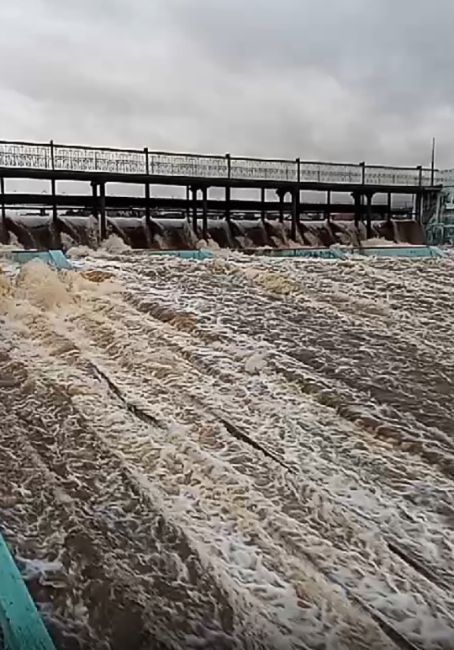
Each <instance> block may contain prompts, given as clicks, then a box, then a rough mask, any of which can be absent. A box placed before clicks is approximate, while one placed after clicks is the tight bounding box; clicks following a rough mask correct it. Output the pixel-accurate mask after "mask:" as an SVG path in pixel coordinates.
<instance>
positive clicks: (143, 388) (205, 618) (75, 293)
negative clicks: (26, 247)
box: [0, 246, 454, 650]
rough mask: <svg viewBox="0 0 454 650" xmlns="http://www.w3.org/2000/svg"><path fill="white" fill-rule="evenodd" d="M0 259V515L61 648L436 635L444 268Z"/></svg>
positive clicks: (449, 591) (449, 438)
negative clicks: (71, 265)
mask: <svg viewBox="0 0 454 650" xmlns="http://www.w3.org/2000/svg"><path fill="white" fill-rule="evenodd" d="M85 252H86V251H85ZM2 268H3V272H1V273H0V319H1V330H0V332H1V333H0V395H1V400H0V413H1V417H0V433H1V440H2V447H1V449H0V474H1V476H2V481H0V517H1V518H0V523H1V526H2V530H3V532H4V534H5V537H6V538H7V540H8V541H9V542H10V543H11V544H12V547H13V549H14V551H15V554H16V557H17V558H18V561H19V562H20V563H21V566H22V568H23V570H24V574H25V575H26V577H27V579H28V583H29V586H30V589H31V591H32V593H33V595H34V597H35V599H36V600H37V601H38V602H39V603H41V606H42V608H43V611H44V613H45V615H46V617H47V620H48V621H49V624H50V625H51V629H52V632H53V634H54V637H55V638H56V640H57V643H58V646H59V647H60V648H64V649H65V650H67V649H69V650H73V649H75V648H80V647H83V648H96V649H98V648H99V649H105V648H114V649H118V650H120V649H123V648H128V649H129V648H130V649H131V650H136V649H137V650H138V649H139V648H140V649H145V648H162V649H164V648H169V649H170V648H176V649H185V648H226V649H227V648H229V649H230V648H238V649H240V648H250V649H256V648H257V649H265V648H266V649H268V648H270V649H271V648H278V649H280V648H283V649H307V648H329V649H334V648H336V649H337V648H342V649H345V650H347V649H363V648H364V649H368V650H370V649H373V650H382V649H383V648H390V649H391V648H393V649H394V648H424V649H426V648H427V649H430V650H439V649H441V650H449V649H451V648H453V647H454V594H453V587H454V560H453V558H454V506H453V504H454V481H453V474H454V438H453V435H452V430H453V429H452V422H453V415H454V406H453V403H452V390H453V377H454V343H453V337H452V322H453V319H454V288H453V284H452V275H453V271H454V262H453V260H452V259H449V258H447V259H441V260H421V261H415V260H403V259H402V260H398V259H393V260H385V259H373V258H367V259H358V260H357V259H351V260H348V261H335V262H331V261H322V260H300V261H298V260H287V261H282V260H281V261H276V260H273V259H260V258H256V257H254V258H248V257H245V256H243V255H241V254H240V253H234V254H232V255H231V256H227V255H220V256H219V257H215V258H214V259H212V260H207V261H205V262H194V261H186V260H181V259H176V258H165V257H160V258H151V257H150V256H149V255H147V253H146V252H140V251H130V250H125V249H124V248H122V247H121V246H120V247H115V246H113V247H112V246H108V247H107V250H106V249H104V250H98V251H97V252H96V254H94V255H92V256H91V257H85V258H84V270H83V271H68V272H66V271H65V272H60V273H56V272H54V271H52V270H50V269H49V268H47V267H46V266H44V265H43V264H41V263H40V262H31V263H29V264H27V265H26V266H25V267H23V268H22V270H21V271H20V272H19V273H18V274H14V273H13V271H12V269H11V267H9V266H8V263H7V261H5V262H4V263H3V265H2Z"/></svg>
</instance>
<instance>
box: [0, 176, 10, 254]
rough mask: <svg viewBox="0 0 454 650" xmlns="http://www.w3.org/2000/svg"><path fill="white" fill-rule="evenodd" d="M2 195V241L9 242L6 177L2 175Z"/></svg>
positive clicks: (0, 226) (0, 181)
mask: <svg viewBox="0 0 454 650" xmlns="http://www.w3.org/2000/svg"><path fill="white" fill-rule="evenodd" d="M0 196H1V222H0V242H1V243H3V244H7V243H8V230H7V228H6V207H5V179H4V178H3V176H2V177H0Z"/></svg>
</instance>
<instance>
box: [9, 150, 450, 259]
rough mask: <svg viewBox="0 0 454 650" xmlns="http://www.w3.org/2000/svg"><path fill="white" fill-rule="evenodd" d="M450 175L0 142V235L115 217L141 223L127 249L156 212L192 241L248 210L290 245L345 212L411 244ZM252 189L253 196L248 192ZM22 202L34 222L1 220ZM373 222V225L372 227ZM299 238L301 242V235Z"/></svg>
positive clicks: (107, 225) (151, 228)
mask: <svg viewBox="0 0 454 650" xmlns="http://www.w3.org/2000/svg"><path fill="white" fill-rule="evenodd" d="M453 176H454V174H453V173H452V172H451V171H446V172H443V171H439V170H436V169H433V168H428V167H424V166H422V165H419V166H414V167H402V166H387V165H370V164H366V163H365V162H360V163H337V162H317V161H305V160H302V159H300V158H296V159H294V160H287V159H266V158H250V157H237V156H233V155H231V154H225V155H206V154H188V153H170V152H162V151H151V150H149V149H148V148H147V147H145V148H143V149H118V148H110V147H90V146H79V145H64V144H56V143H54V142H53V141H50V142H48V143H31V142H12V141H0V209H1V228H0V237H1V240H2V241H3V242H7V241H9V237H10V234H16V236H17V235H19V239H21V236H20V235H21V230H20V227H19V225H18V223H19V222H20V224H21V225H22V227H23V226H24V224H25V228H27V227H28V225H29V226H30V228H31V227H33V224H35V226H36V228H37V229H38V230H39V229H41V230H42V229H43V227H44V224H46V227H47V228H48V231H49V233H50V234H49V235H48V237H47V240H49V238H50V239H52V237H55V235H57V240H58V234H59V233H60V232H66V233H67V234H68V235H70V236H72V237H73V239H74V238H75V239H76V240H77V241H79V240H81V239H82V240H83V237H82V238H81V237H80V236H78V235H80V232H81V220H82V221H83V219H84V218H85V220H86V219H87V217H88V216H93V217H95V219H96V220H97V230H98V235H99V239H101V240H102V239H105V238H106V237H107V236H108V234H109V233H110V232H117V230H118V229H119V228H120V226H119V225H118V224H119V223H120V221H119V220H118V219H115V218H112V216H116V217H119V216H121V217H125V218H123V219H121V223H122V224H123V226H122V231H121V232H125V231H129V232H132V231H133V230H134V228H137V227H138V223H137V221H138V219H140V220H141V226H140V228H141V230H142V232H141V234H139V235H138V236H135V237H134V236H132V237H130V238H129V240H130V241H132V243H133V244H134V245H135V246H136V247H143V246H149V245H151V246H153V239H154V236H155V235H156V234H157V233H158V234H159V232H160V228H161V226H160V225H159V221H160V219H159V217H160V216H161V217H162V216H163V215H164V214H167V215H169V213H171V214H173V215H174V216H177V217H179V218H180V220H181V222H182V223H184V224H186V227H189V228H190V229H191V231H192V233H193V235H194V237H195V238H196V239H197V238H203V239H205V240H207V239H209V237H210V236H211V237H212V236H213V233H218V234H219V232H220V230H222V228H223V227H224V226H226V227H227V230H228V231H229V233H230V235H232V233H233V238H235V233H236V234H238V233H240V234H241V232H242V231H241V224H240V221H241V220H245V219H246V218H247V217H249V218H250V217H251V216H255V217H257V216H259V220H258V221H259V222H261V223H262V225H263V226H265V225H266V224H268V228H271V230H273V228H274V232H276V228H277V229H279V227H280V228H281V231H283V230H285V232H286V236H288V238H289V239H290V240H293V241H296V242H297V241H298V240H299V236H300V235H301V232H302V231H304V230H306V231H307V230H308V229H309V230H310V228H311V226H310V220H311V219H312V220H315V221H318V222H321V220H323V222H324V223H327V224H330V227H331V229H332V230H334V231H335V230H336V228H341V227H342V225H341V224H342V222H343V220H344V219H346V218H350V222H351V224H350V225H351V226H352V228H355V229H358V228H360V227H361V228H362V229H363V230H364V233H365V236H366V237H368V238H369V237H371V236H373V235H374V234H378V235H380V236H381V235H383V236H386V237H387V238H390V239H392V238H393V232H395V231H396V228H397V229H400V230H401V231H402V230H404V231H405V233H406V234H404V235H403V238H404V239H407V240H408V239H412V237H413V239H414V238H416V239H418V240H419V239H421V237H422V234H416V235H414V233H415V232H416V233H422V229H421V228H420V226H421V225H423V224H424V223H425V222H426V221H427V219H428V216H427V215H428V214H429V212H430V211H431V210H433V206H434V204H435V203H436V199H437V196H438V194H439V193H440V190H441V189H442V187H443V185H444V184H446V183H449V182H450V179H451V177H453ZM37 180H39V181H41V182H43V183H45V184H46V185H47V188H48V191H45V192H36V191H31V189H30V188H31V185H33V183H32V181H37ZM11 181H14V184H15V185H17V182H18V181H19V182H20V185H21V187H20V190H19V191H17V190H16V189H15V191H10V189H9V184H10V182H11ZM63 181H64V182H65V183H64V184H65V187H67V186H68V181H69V182H70V185H71V182H72V183H74V186H76V185H77V186H78V187H80V184H81V183H83V184H85V185H86V188H85V193H82V194H81V193H77V192H69V193H68V192H61V191H60V189H59V185H61V183H62V182H63ZM114 184H122V185H128V186H131V188H130V190H129V193H131V190H133V191H134V192H135V195H128V196H121V195H120V196H119V195H117V194H114V193H111V192H109V190H110V188H111V187H112V186H113V185H114ZM164 187H167V188H169V187H172V188H180V189H179V191H180V192H181V193H182V194H184V196H182V197H180V198H175V197H166V196H163V195H162V193H163V188H164ZM181 188H183V189H181ZM33 189H35V188H33ZM238 190H248V192H246V193H247V194H248V195H249V198H242V199H239V198H236V197H234V196H233V194H234V193H235V192H237V191H238ZM254 192H255V193H256V194H257V196H256V197H255V198H251V195H252V194H254ZM315 192H318V193H320V192H322V193H323V196H324V201H322V202H317V201H314V193H315ZM213 193H215V194H216V196H213ZM243 194H244V192H243ZM270 195H271V198H270ZM378 195H384V196H385V198H386V200H385V201H381V202H377V196H378ZM340 196H343V200H341V199H340V198H339V197H340ZM395 196H400V197H402V196H404V197H405V196H407V197H408V201H407V202H406V205H404V206H402V204H400V205H397V204H396V202H395V201H394V197H395ZM374 199H375V200H374ZM30 208H33V209H35V210H36V209H38V212H37V214H38V215H39V214H41V215H42V219H41V221H39V220H38V222H37V220H36V218H35V217H33V218H32V216H30V215H28V216H27V215H24V214H22V215H21V217H20V219H19V218H17V219H16V218H15V217H12V216H11V214H12V212H14V211H16V212H18V211H19V210H21V211H22V213H23V212H24V211H27V210H28V212H29V211H30ZM48 211H49V214H50V217H49V216H48ZM71 215H72V216H75V217H76V222H77V227H75V226H74V223H75V221H74V219H73V222H72V224H71ZM342 215H344V217H342ZM403 219H405V221H406V222H407V223H406V224H403V223H402V220H403ZM126 222H127V223H126ZM215 222H217V223H215ZM221 222H222V223H221ZM374 222H380V223H381V224H382V225H381V226H380V228H381V229H380V228H378V229H377V227H376V225H375V224H374ZM409 222H410V223H409ZM125 223H126V225H125ZM234 223H236V224H237V226H236V229H235V227H234ZM273 223H274V226H273V225H272V224H273ZM336 223H337V224H338V225H337V226H336ZM396 224H397V225H396ZM161 225H162V224H161ZM418 228H419V230H418ZM412 232H413V235H411V234H410V233H412ZM409 234H410V236H408V235H409ZM230 235H229V236H230ZM229 236H224V235H223V236H221V238H220V239H221V240H222V241H221V244H222V243H225V245H231V241H230V242H229V241H228V240H229ZM218 238H219V237H218ZM214 239H216V236H214ZM230 239H232V237H231V236H230ZM259 239H260V238H259ZM322 239H323V238H322ZM328 239H329V238H328ZM22 240H23V241H21V243H23V244H26V245H32V244H31V241H29V240H27V238H26V237H25V240H26V241H24V237H22ZM47 240H46V238H44V240H42V239H41V241H42V243H43V245H47ZM302 240H303V242H304V241H307V238H306V239H305V238H304V236H303V238H302ZM300 241H301V237H300ZM309 241H310V238H309ZM140 242H142V244H141V243H140ZM143 242H145V243H143ZM181 242H182V239H181V237H180V239H179V240H178V237H177V238H176V239H175V240H174V243H173V244H170V245H177V246H178V245H180V246H181ZM81 243H82V242H81ZM258 243H259V244H261V243H263V242H262V241H259V242H258ZM265 243H266V242H265ZM322 243H329V242H328V241H326V242H322ZM411 243H422V242H420V241H411Z"/></svg>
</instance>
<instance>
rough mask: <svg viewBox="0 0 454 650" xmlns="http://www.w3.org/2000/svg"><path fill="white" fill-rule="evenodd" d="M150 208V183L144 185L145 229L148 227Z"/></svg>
mask: <svg viewBox="0 0 454 650" xmlns="http://www.w3.org/2000/svg"><path fill="white" fill-rule="evenodd" d="M150 219H151V206H150V183H145V221H146V224H147V228H149V227H150Z"/></svg>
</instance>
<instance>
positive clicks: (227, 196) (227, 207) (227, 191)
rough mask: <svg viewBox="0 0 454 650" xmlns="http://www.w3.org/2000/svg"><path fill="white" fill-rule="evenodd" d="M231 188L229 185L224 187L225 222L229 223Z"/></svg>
mask: <svg viewBox="0 0 454 650" xmlns="http://www.w3.org/2000/svg"><path fill="white" fill-rule="evenodd" d="M230 200H231V188H230V186H229V185H226V188H225V220H226V221H227V222H228V223H230V217H231V204H230Z"/></svg>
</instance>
